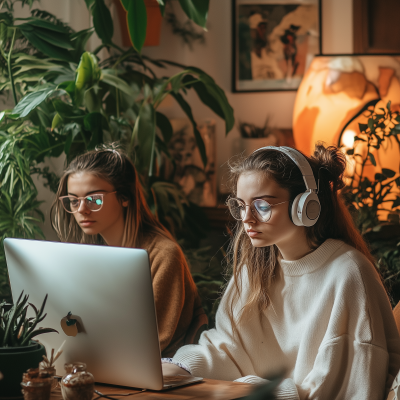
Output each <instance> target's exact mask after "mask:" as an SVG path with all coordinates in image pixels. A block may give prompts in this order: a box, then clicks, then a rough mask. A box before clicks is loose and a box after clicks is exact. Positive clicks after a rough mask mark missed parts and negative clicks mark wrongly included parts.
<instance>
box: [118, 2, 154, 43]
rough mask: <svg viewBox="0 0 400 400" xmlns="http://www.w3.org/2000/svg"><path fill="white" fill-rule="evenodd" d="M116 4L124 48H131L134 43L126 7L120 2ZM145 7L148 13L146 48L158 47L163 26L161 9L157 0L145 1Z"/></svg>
mask: <svg viewBox="0 0 400 400" xmlns="http://www.w3.org/2000/svg"><path fill="white" fill-rule="evenodd" d="M114 4H115V8H116V10H117V14H118V19H119V22H120V29H121V37H122V45H123V46H124V47H131V46H132V42H131V38H130V36H129V31H128V24H127V21H126V11H125V9H124V7H122V4H121V1H120V0H114ZM145 5H146V11H147V29H146V40H145V42H144V46H158V45H159V44H160V35H161V24H162V15H161V11H160V7H159V5H158V3H157V1H156V0H145Z"/></svg>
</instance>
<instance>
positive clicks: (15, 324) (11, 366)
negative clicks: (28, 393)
mask: <svg viewBox="0 0 400 400" xmlns="http://www.w3.org/2000/svg"><path fill="white" fill-rule="evenodd" d="M28 298H29V296H28V295H25V296H24V294H23V292H22V293H21V295H20V296H19V298H18V300H17V301H16V302H15V304H14V305H12V306H11V305H10V304H7V303H6V302H5V301H3V302H2V303H0V371H1V373H2V375H3V379H2V380H0V399H1V398H2V397H12V396H21V385H20V383H21V381H22V374H23V373H24V372H25V371H26V370H27V369H29V368H37V367H38V365H39V363H40V362H41V361H42V360H43V356H44V355H46V350H45V348H44V346H43V345H42V344H40V343H38V342H37V341H35V340H32V339H33V338H34V337H35V336H37V335H41V334H43V333H47V332H57V331H56V330H55V329H52V328H36V327H37V325H38V323H40V322H41V321H43V319H44V318H45V317H46V315H47V314H43V311H44V307H45V305H46V301H47V295H46V297H45V298H44V300H43V304H42V306H41V307H40V309H39V310H38V309H37V308H36V307H35V306H34V305H33V304H32V303H28ZM29 307H32V309H33V310H34V312H35V316H34V317H29V318H28V317H27V313H28V308H29ZM57 333H58V332H57Z"/></svg>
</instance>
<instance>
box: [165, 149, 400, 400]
mask: <svg viewBox="0 0 400 400" xmlns="http://www.w3.org/2000/svg"><path fill="white" fill-rule="evenodd" d="M345 166H346V161H345V157H344V155H343V154H342V153H341V152H340V150H339V149H337V148H336V147H328V148H325V147H324V146H322V145H317V146H316V149H315V153H314V155H313V156H312V157H310V158H309V157H305V156H304V155H303V154H301V153H300V152H298V151H296V150H294V149H291V148H287V147H264V148H261V149H259V150H257V151H255V152H254V153H253V154H251V155H250V156H249V157H247V158H246V159H244V160H242V161H240V162H237V163H236V164H234V165H231V177H232V180H231V183H232V197H231V198H230V199H229V200H228V206H229V209H230V212H231V213H232V215H233V217H235V218H236V219H237V220H238V224H237V227H236V231H235V233H234V237H233V239H232V243H231V248H230V257H229V261H230V263H231V267H232V270H233V276H232V278H231V280H230V281H229V283H228V285H227V287H226V290H225V293H224V295H223V297H222V300H221V303H220V306H219V308H218V312H217V316H216V327H215V329H211V330H209V331H206V332H204V333H203V334H202V336H201V338H200V341H199V344H198V345H189V346H184V347H182V348H181V349H179V350H178V352H177V353H176V354H175V355H174V357H173V358H172V359H169V360H165V361H164V363H163V371H164V374H165V375H166V376H168V375H173V374H188V373H191V374H193V375H196V376H202V377H206V378H213V379H222V380H234V381H239V382H251V383H261V382H265V379H263V378H265V377H268V376H272V375H274V374H275V373H277V372H279V371H282V370H285V371H286V379H284V380H283V382H282V383H281V384H280V386H279V387H278V389H277V392H276V398H278V399H329V400H333V399H341V400H343V399H353V400H354V399H360V400H361V399H362V400H365V399H369V400H372V399H377V400H378V399H379V400H381V399H383V397H384V395H385V392H386V393H387V391H388V389H389V388H390V385H391V383H392V381H393V379H394V377H395V376H396V374H397V372H398V370H399V368H400V337H399V333H398V331H397V328H396V324H395V321H394V318H393V315H392V310H391V306H390V303H389V300H388V296H387V294H386V291H385V289H384V286H383V284H382V282H381V279H380V276H379V273H378V271H377V270H376V268H375V267H374V265H375V264H374V260H373V257H372V256H371V254H370V252H369V250H368V247H367V246H366V244H365V243H364V241H363V239H362V237H361V235H360V233H359V232H358V231H357V229H356V228H355V226H354V223H353V221H352V218H351V216H350V214H349V212H348V210H347V208H346V207H345V205H344V203H343V201H342V199H341V197H340V193H339V190H340V189H342V188H343V187H344V183H343V174H344V171H345Z"/></svg>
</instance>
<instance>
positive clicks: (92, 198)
mask: <svg viewBox="0 0 400 400" xmlns="http://www.w3.org/2000/svg"><path fill="white" fill-rule="evenodd" d="M113 193H117V191H114V192H105V193H95V194H89V195H87V196H84V197H76V196H73V195H67V196H61V197H59V198H58V199H59V200H60V201H61V204H62V205H63V207H64V210H65V211H66V212H68V213H70V214H74V213H76V212H78V210H79V207H80V206H81V201H82V200H85V204H86V207H87V208H88V209H89V210H90V211H94V212H96V211H100V210H101V209H102V207H103V204H104V196H106V195H107V194H113Z"/></svg>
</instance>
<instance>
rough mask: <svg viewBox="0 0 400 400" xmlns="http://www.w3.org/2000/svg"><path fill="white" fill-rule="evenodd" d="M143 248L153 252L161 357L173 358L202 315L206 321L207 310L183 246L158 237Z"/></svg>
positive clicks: (151, 255) (152, 267)
mask: <svg viewBox="0 0 400 400" xmlns="http://www.w3.org/2000/svg"><path fill="white" fill-rule="evenodd" d="M141 248H143V249H145V250H147V252H148V253H149V259H150V266H151V277H152V280H153V292H154V301H155V306H156V314H157V324H158V333H159V339H160V348H161V354H162V356H163V357H169V356H172V355H173V354H174V353H175V352H176V350H177V349H178V348H179V347H181V346H183V345H184V344H186V343H187V342H188V341H187V333H188V330H189V329H190V328H191V326H193V324H196V320H198V319H199V316H201V315H202V316H203V318H205V317H204V311H203V308H202V306H201V300H200V297H199V295H198V293H197V288H196V285H195V283H194V281H193V278H192V275H191V273H190V270H189V267H188V265H187V262H186V259H185V256H184V255H183V252H182V250H181V248H180V247H179V245H178V244H177V243H175V242H174V241H173V240H171V239H168V238H167V237H164V236H161V235H155V236H152V237H147V238H146V239H145V240H144V241H143V242H142V243H141Z"/></svg>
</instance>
